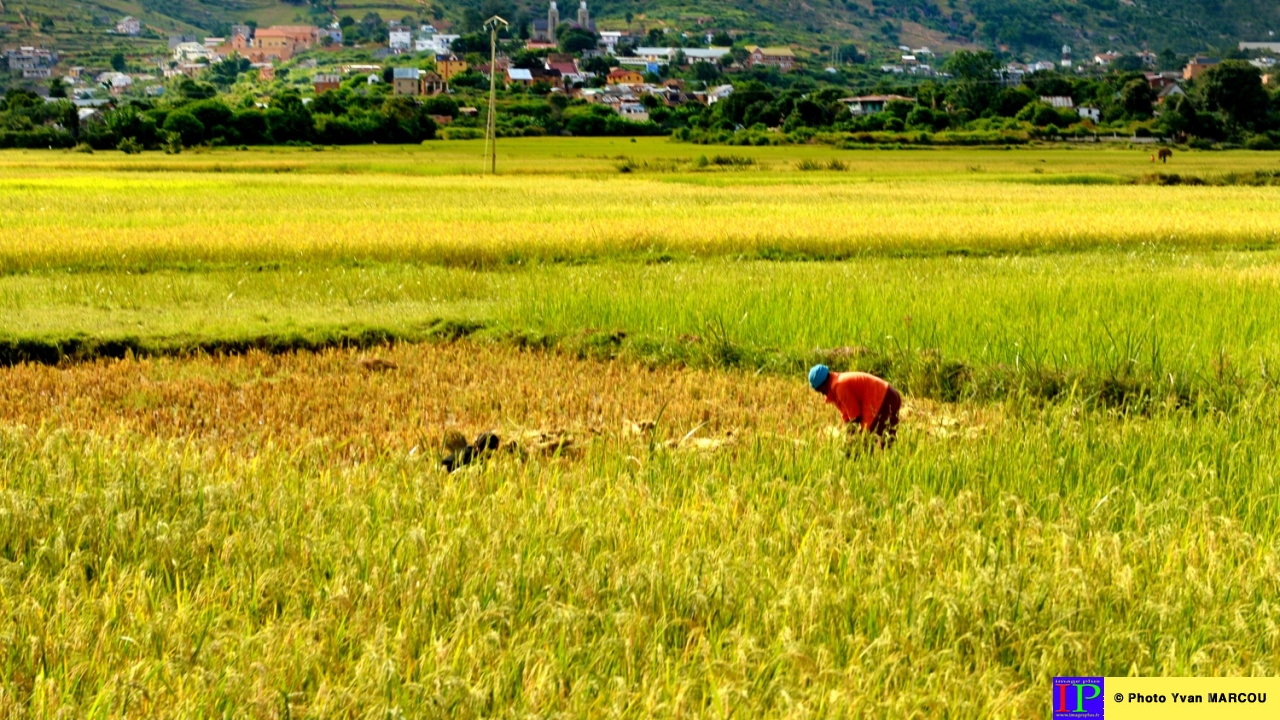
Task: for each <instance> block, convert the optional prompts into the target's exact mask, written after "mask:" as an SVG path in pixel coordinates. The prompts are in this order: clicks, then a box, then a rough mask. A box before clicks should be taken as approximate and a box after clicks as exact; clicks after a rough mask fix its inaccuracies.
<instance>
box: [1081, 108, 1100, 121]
mask: <svg viewBox="0 0 1280 720" xmlns="http://www.w3.org/2000/svg"><path fill="white" fill-rule="evenodd" d="M1076 114H1077V115H1079V116H1080V118H1081V119H1083V120H1092V121H1093V122H1099V121H1100V120H1102V110H1101V109H1099V108H1094V107H1084V106H1081V107H1078V108H1076Z"/></svg>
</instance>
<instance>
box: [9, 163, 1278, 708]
mask: <svg viewBox="0 0 1280 720" xmlns="http://www.w3.org/2000/svg"><path fill="white" fill-rule="evenodd" d="M498 148H499V153H500V157H499V168H500V171H501V172H502V174H501V175H500V176H498V177H496V178H490V177H484V176H482V175H481V174H480V172H479V166H480V150H481V143H479V142H450V141H438V142H432V143H428V144H426V145H424V146H396V147H381V146H380V147H376V148H374V147H370V148H358V149H353V148H342V149H323V151H317V149H304V148H275V149H259V150H249V151H236V150H230V149H216V150H199V151H194V152H191V151H188V152H183V153H182V154H180V155H160V154H154V153H151V154H142V155H136V154H135V155H126V154H124V153H122V152H115V151H100V152H95V153H92V154H86V153H77V152H71V151H67V152H59V151H54V152H50V151H43V152H38V151H16V150H11V151H5V152H3V153H0V192H2V193H3V194H4V196H5V197H6V200H7V201H8V202H7V203H6V204H4V205H3V206H0V365H2V366H3V367H0V618H3V619H2V620H0V640H2V642H0V715H5V716H22V715H30V716H52V715H57V714H63V715H70V716H88V717H125V716H138V715H146V716H149V717H175V718H177V717H193V716H213V715H219V714H233V715H234V714H241V715H250V716H254V717H267V716H273V717H280V716H290V717H351V716H365V715H371V714H377V715H380V716H381V715H403V716H406V717H492V716H497V715H502V716H514V715H539V716H542V715H553V714H559V715H564V716H570V717H595V716H599V715H605V714H609V715H618V716H626V717H675V716H678V717H686V716H707V715H724V716H727V715H739V716H750V717H756V716H771V717H772V716H787V717H810V716H814V715H820V716H837V717H840V716H859V715H866V714H873V715H886V716H895V717H896V716H930V717H932V716H950V717H990V716H1009V717H1025V716H1033V715H1036V714H1038V713H1042V712H1043V708H1044V703H1045V698H1046V697H1047V695H1048V689H1049V683H1050V679H1051V677H1052V676H1054V675H1058V674H1064V673H1068V672H1090V673H1097V674H1102V675H1125V674H1130V673H1133V674H1144V675H1156V674H1163V675H1222V676H1226V675H1244V674H1258V675H1272V674H1275V673H1276V672H1278V671H1280V639H1278V638H1277V636H1276V635H1275V633H1273V632H1271V631H1270V628H1272V627H1273V626H1274V625H1275V623H1276V622H1277V620H1278V619H1280V618H1277V615H1276V613H1277V609H1276V604H1275V602H1274V598H1275V596H1276V594H1277V592H1278V591H1280V583H1278V581H1277V577H1280V576H1278V575H1277V573H1276V572H1275V568H1276V565H1277V562H1280V533H1278V531H1277V523H1276V518H1277V516H1278V515H1277V513H1278V512H1280V507H1278V506H1277V495H1276V493H1275V487H1274V486H1275V479H1276V477H1277V476H1278V475H1280V460H1278V459H1280V446H1278V440H1277V438H1278V437H1280V436H1278V435H1277V434H1276V433H1275V431H1274V429H1275V426H1276V423H1277V422H1278V421H1280V413H1278V411H1277V407H1280V405H1278V404H1277V402H1276V400H1277V388H1276V372H1277V370H1276V364H1277V362H1280V330H1277V328H1276V323H1275V322H1273V318H1275V317H1276V316H1277V315H1278V314H1280V271H1278V270H1277V268H1280V247H1277V245H1276V243H1277V236H1276V231H1275V228H1276V227H1278V226H1280V225H1278V224H1277V220H1278V218H1276V213H1277V210H1276V207H1277V205H1276V202H1275V195H1276V188H1275V187H1274V186H1273V185H1271V184H1269V182H1270V178H1272V177H1273V175H1271V173H1272V172H1273V170H1274V159H1273V156H1272V155H1270V154H1267V153H1256V152H1248V151H1242V150H1235V151H1225V152H1196V151H1190V152H1181V151H1179V152H1177V153H1176V154H1175V155H1174V157H1173V159H1172V161H1171V163H1172V164H1171V165H1170V166H1168V167H1167V168H1165V167H1162V168H1161V169H1162V170H1166V173H1165V175H1164V176H1157V175H1153V174H1152V173H1151V170H1152V165H1151V162H1150V160H1149V158H1148V154H1149V151H1148V150H1147V149H1141V148H1140V149H1119V148H1116V149H1109V150H1102V149H1065V148H1051V149H1046V148H1041V147H1034V146H1028V147H1022V148H1018V149H1010V150H1003V149H974V150H956V149H945V150H944V149H918V150H900V151H889V150H875V149H865V150H837V149H833V148H831V147H827V146H818V145H804V146H780V147H735V148H708V147H705V146H698V145H691V144H687V143H675V142H670V141H667V140H660V139H654V138H641V139H639V140H638V141H636V142H631V141H630V140H627V139H607V138H601V139H587V140H583V139H580V138H560V139H549V138H537V139H534V138H530V139H519V140H515V139H512V140H506V139H504V140H501V141H500V142H499V145H498ZM1172 173H1177V174H1178V177H1179V182H1178V183H1177V184H1174V183H1173V182H1172V181H1171V180H1168V178H1169V177H1170V176H1171V174H1172ZM1161 177H1163V178H1164V179H1163V180H1162V179H1160V178H1161ZM1190 178H1194V179H1196V180H1198V181H1199V183H1200V184H1195V183H1191V182H1184V180H1186V179H1190ZM819 359H821V360H824V361H826V362H829V363H830V364H832V365H833V366H835V367H836V368H837V369H852V368H859V369H865V370H871V371H875V372H879V373H882V374H884V375H885V376H886V377H888V378H889V379H891V380H892V381H893V382H894V384H895V385H897V386H899V387H900V388H902V389H903V390H904V391H905V394H906V396H907V403H906V408H905V414H904V423H903V429H902V434H901V437H900V441H899V443H898V444H897V445H896V446H895V447H894V448H892V450H890V451H888V452H872V451H869V450H867V449H866V448H865V447H864V446H862V444H861V443H859V442H858V441H857V440H856V439H849V438H846V437H844V436H843V433H842V432H841V429H840V428H836V427H832V425H834V424H835V422H836V417H837V416H836V415H835V413H834V411H833V410H832V409H831V408H830V407H828V406H826V405H825V404H824V403H823V402H822V400H821V398H820V397H818V396H817V395H815V394H814V393H812V392H811V391H810V390H809V389H808V387H807V385H806V383H805V382H804V378H803V375H802V371H803V370H804V369H805V368H806V366H807V365H808V364H809V363H811V362H814V361H816V360H819ZM26 360H31V361H35V362H24V361H26ZM486 430H496V431H497V432H498V434H499V435H500V437H502V438H503V439H504V443H505V445H504V447H503V448H502V449H501V450H499V451H498V452H496V453H495V454H494V455H493V456H492V457H490V458H489V459H487V460H486V461H485V462H482V463H480V464H478V465H475V466H473V467H470V468H467V469H466V470H463V471H461V472H458V473H454V474H452V475H449V474H446V473H445V472H444V471H443V470H442V469H441V468H440V467H439V465H438V458H439V457H440V455H441V453H442V451H443V447H444V446H445V445H446V443H447V442H448V440H449V438H450V437H451V436H454V435H457V434H459V433H461V434H462V435H464V436H466V437H474V436H475V435H476V434H477V433H479V432H481V431H486Z"/></svg>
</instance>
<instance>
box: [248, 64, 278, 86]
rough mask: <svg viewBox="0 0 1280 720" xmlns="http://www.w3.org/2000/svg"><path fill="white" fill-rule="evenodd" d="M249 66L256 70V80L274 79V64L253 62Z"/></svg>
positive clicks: (269, 80)
mask: <svg viewBox="0 0 1280 720" xmlns="http://www.w3.org/2000/svg"><path fill="white" fill-rule="evenodd" d="M249 68H250V69H252V70H257V71H258V80H259V81H261V82H271V81H272V80H275V79H276V66H275V65H272V64H271V63H253V64H252V65H250V66H249Z"/></svg>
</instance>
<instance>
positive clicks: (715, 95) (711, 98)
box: [706, 85, 733, 105]
mask: <svg viewBox="0 0 1280 720" xmlns="http://www.w3.org/2000/svg"><path fill="white" fill-rule="evenodd" d="M732 94H733V86H732V85H719V86H717V87H714V88H711V89H709V90H707V94H706V101H707V104H708V105H715V104H716V103H718V102H720V101H721V100H724V99H725V98H727V97H729V96H730V95H732Z"/></svg>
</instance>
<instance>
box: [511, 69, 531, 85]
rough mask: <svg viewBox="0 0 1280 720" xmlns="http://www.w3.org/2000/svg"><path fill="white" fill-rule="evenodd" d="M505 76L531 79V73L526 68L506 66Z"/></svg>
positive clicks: (516, 78) (515, 78) (514, 78)
mask: <svg viewBox="0 0 1280 720" xmlns="http://www.w3.org/2000/svg"><path fill="white" fill-rule="evenodd" d="M507 77H509V78H511V79H512V80H524V81H527V82H532V81H533V73H531V72H529V70H528V69H526V68H507Z"/></svg>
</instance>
